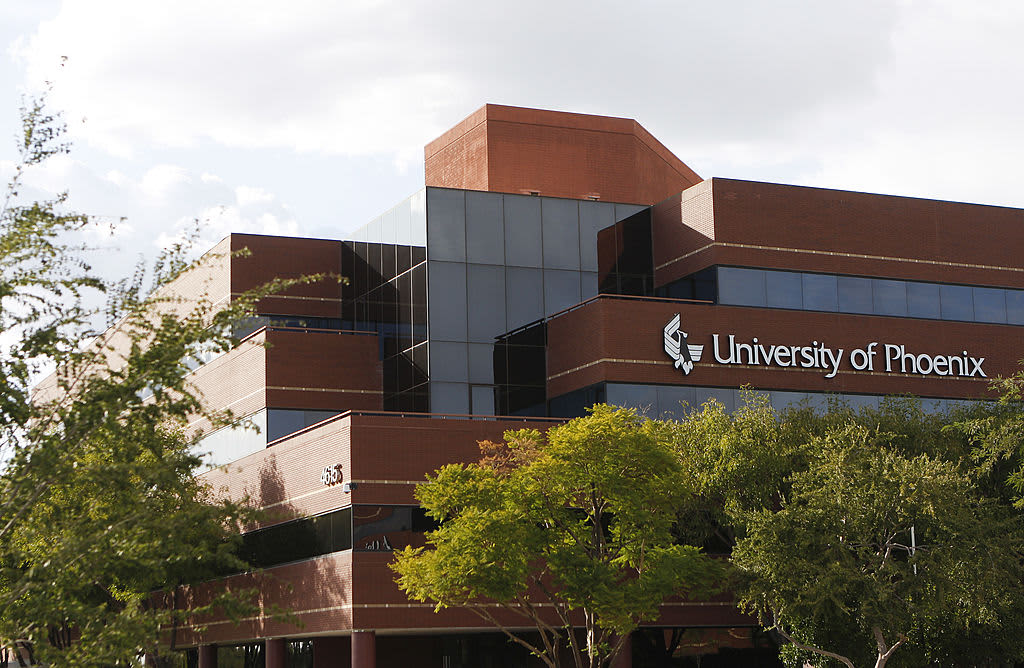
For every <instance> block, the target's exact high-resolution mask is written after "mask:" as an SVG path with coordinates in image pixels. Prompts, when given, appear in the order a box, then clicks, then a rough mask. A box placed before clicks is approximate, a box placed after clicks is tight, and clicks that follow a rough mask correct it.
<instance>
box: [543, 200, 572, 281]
mask: <svg viewBox="0 0 1024 668" xmlns="http://www.w3.org/2000/svg"><path fill="white" fill-rule="evenodd" d="M541 221H542V226H543V235H544V267H545V268H547V269H579V268H580V226H579V206H578V205H577V202H576V200H571V199H553V198H544V199H543V200H542V201H541Z"/></svg>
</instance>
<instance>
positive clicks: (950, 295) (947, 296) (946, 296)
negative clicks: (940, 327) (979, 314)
mask: <svg viewBox="0 0 1024 668" xmlns="http://www.w3.org/2000/svg"><path fill="white" fill-rule="evenodd" d="M939 304H940V306H941V310H942V319H943V320H974V291H973V290H972V289H971V288H969V287H967V286H965V285H940V286H939Z"/></svg>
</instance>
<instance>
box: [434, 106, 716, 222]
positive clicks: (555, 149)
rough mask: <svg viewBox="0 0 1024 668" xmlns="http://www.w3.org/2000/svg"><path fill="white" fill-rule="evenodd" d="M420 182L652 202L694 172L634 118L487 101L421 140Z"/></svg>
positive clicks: (684, 183)
mask: <svg viewBox="0 0 1024 668" xmlns="http://www.w3.org/2000/svg"><path fill="white" fill-rule="evenodd" d="M424 155H425V167H426V185H428V186H439V187H445V188H463V189H469V190H490V191H492V192H506V193H523V192H530V191H537V192H539V194H541V195H545V196H549V197H570V198H574V199H585V198H587V197H588V196H591V195H597V196H599V197H600V199H602V200H604V201H610V202H631V203H637V204H653V203H655V202H658V201H661V200H662V199H664V198H666V197H668V196H669V195H672V194H673V193H677V192H679V191H681V190H683V189H684V188H686V187H688V186H691V185H693V184H695V183H698V182H699V181H700V177H699V176H698V175H697V174H696V173H695V172H694V171H693V170H691V169H690V168H689V167H687V166H686V165H685V164H684V163H683V162H682V161H681V160H679V158H677V157H676V156H674V155H673V154H672V153H671V152H670V151H669V150H668V149H666V148H665V147H664V146H663V145H662V144H661V143H660V142H658V140H656V139H655V138H654V137H653V136H651V135H650V133H648V132H647V131H646V130H644V129H643V128H642V127H641V126H640V125H639V124H638V123H637V122H636V121H634V120H632V119H627V118H612V117H606V116H591V115H586V114H573V113H564V112H555V111H545V110H540V109H523V108H520V107H506V106H501V105H493V104H488V105H486V106H484V107H483V108H481V109H479V110H477V111H476V112H474V113H473V114H472V115H470V116H469V117H468V118H466V119H465V120H463V121H462V122H460V123H459V124H458V125H456V126H455V127H454V128H452V129H451V130H449V131H448V132H446V133H445V134H444V135H442V136H441V137H439V138H438V139H436V140H434V141H433V142H431V143H430V144H428V145H427V147H426V149H425V151H424Z"/></svg>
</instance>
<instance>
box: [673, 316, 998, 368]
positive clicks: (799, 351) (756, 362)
mask: <svg viewBox="0 0 1024 668" xmlns="http://www.w3.org/2000/svg"><path fill="white" fill-rule="evenodd" d="M664 340H665V353H666V354H667V355H668V356H669V357H670V358H672V359H673V360H674V361H675V366H676V368H678V369H682V370H683V373H685V374H689V373H690V370H691V369H693V365H694V363H695V362H699V361H700V360H701V358H702V357H705V358H706V357H707V356H706V355H704V348H705V346H704V345H702V344H692V343H690V342H689V341H688V335H687V333H686V332H684V331H683V330H682V329H681V324H680V317H679V314H676V315H675V316H673V318H672V319H671V320H669V321H668V324H667V325H665V329H664ZM711 348H712V353H713V355H712V356H713V357H714V360H715V362H716V363H718V364H742V365H746V366H765V367H780V368H798V369H821V370H822V371H823V372H824V374H825V378H834V377H835V375H836V374H837V373H839V370H840V368H842V366H843V365H844V364H849V366H850V367H851V368H852V369H854V370H856V371H875V372H883V373H902V374H910V375H917V376H929V375H935V376H954V377H962V378H987V376H986V375H985V371H984V369H983V368H982V364H983V363H984V362H985V358H984V357H973V356H971V355H969V354H968V352H967V351H966V350H964V351H962V352H960V353H955V354H948V355H929V354H927V353H916V352H914V351H912V350H907V347H906V346H905V345H902V344H896V343H879V342H878V341H872V342H871V343H868V344H867V345H866V346H864V347H863V348H854V349H851V350H849V352H848V354H847V350H846V349H844V348H831V347H829V346H827V345H826V344H825V343H824V342H819V341H811V342H810V344H807V343H804V344H801V345H790V344H785V343H776V342H772V343H765V342H762V341H760V340H759V339H758V337H756V336H754V337H751V338H750V339H748V340H740V339H738V337H737V336H736V335H735V334H727V335H726V334H712V335H711ZM708 361H710V360H708Z"/></svg>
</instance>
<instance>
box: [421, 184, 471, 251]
mask: <svg viewBox="0 0 1024 668" xmlns="http://www.w3.org/2000/svg"><path fill="white" fill-rule="evenodd" d="M465 194H466V193H465V191H463V190H447V189H444V188H428V189H427V212H428V220H427V257H429V258H430V259H431V260H457V261H465V259H466V201H465Z"/></svg>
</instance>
